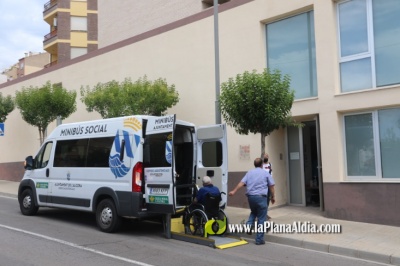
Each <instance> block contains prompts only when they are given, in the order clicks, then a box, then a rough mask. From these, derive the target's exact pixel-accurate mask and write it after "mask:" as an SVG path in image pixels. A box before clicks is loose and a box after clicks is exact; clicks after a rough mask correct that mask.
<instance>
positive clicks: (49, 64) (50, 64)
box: [44, 60, 57, 68]
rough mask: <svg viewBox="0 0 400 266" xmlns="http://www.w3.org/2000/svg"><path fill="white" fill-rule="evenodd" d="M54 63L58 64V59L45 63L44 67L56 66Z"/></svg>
mask: <svg viewBox="0 0 400 266" xmlns="http://www.w3.org/2000/svg"><path fill="white" fill-rule="evenodd" d="M54 65H57V60H56V61H53V62H51V63H48V64H47V65H44V68H48V67H51V66H54Z"/></svg>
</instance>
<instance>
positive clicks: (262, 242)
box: [256, 240, 265, 245]
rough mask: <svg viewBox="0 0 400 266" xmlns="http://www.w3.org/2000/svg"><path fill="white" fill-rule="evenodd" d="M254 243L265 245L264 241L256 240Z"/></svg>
mask: <svg viewBox="0 0 400 266" xmlns="http://www.w3.org/2000/svg"><path fill="white" fill-rule="evenodd" d="M256 245H265V241H264V240H263V241H260V242H256Z"/></svg>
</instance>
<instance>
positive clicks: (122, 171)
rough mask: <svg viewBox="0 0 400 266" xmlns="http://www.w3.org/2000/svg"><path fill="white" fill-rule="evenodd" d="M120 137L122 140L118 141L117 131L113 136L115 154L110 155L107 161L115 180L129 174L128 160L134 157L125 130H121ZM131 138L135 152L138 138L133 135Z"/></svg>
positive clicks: (118, 134)
mask: <svg viewBox="0 0 400 266" xmlns="http://www.w3.org/2000/svg"><path fill="white" fill-rule="evenodd" d="M121 137H122V140H120V133H119V130H118V131H117V134H116V135H115V138H114V145H113V146H114V148H115V154H110V157H109V160H108V163H109V166H110V170H111V172H112V173H113V174H114V176H115V178H118V177H123V176H125V175H126V174H127V173H128V172H129V170H130V169H131V166H130V161H131V160H130V159H133V157H134V155H133V154H134V151H133V150H132V146H131V141H130V138H129V133H128V132H127V131H125V130H122V136H121ZM133 137H134V145H135V147H134V148H135V149H134V150H136V148H137V146H138V144H139V141H140V136H138V135H136V134H135V135H133ZM125 157H128V158H129V159H128V160H125V159H126V158H125Z"/></svg>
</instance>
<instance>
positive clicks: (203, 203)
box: [185, 176, 227, 235]
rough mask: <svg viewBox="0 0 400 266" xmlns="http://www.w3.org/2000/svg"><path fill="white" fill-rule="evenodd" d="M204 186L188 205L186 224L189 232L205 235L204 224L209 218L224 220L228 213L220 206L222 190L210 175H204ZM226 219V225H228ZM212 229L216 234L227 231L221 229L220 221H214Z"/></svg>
mask: <svg viewBox="0 0 400 266" xmlns="http://www.w3.org/2000/svg"><path fill="white" fill-rule="evenodd" d="M202 181H203V187H202V188H200V189H199V190H198V191H197V195H196V197H195V198H194V199H193V203H192V204H191V205H190V206H189V207H188V209H187V210H188V214H187V217H186V219H185V220H186V221H185V225H186V228H187V230H186V231H187V232H188V233H190V234H193V235H196V234H199V235H204V233H205V231H204V229H205V228H204V226H205V224H206V223H207V221H208V220H224V219H225V217H226V215H225V213H224V212H223V210H221V209H220V208H219V203H220V201H221V192H220V190H219V189H218V187H216V186H214V185H213V184H212V181H211V178H210V177H209V176H204V177H203V180H202ZM226 220H227V219H225V220H224V221H225V227H226ZM212 230H213V232H214V233H215V234H216V233H217V232H218V233H219V234H223V233H225V231H226V230H222V231H220V230H219V223H217V222H216V223H213V225H212Z"/></svg>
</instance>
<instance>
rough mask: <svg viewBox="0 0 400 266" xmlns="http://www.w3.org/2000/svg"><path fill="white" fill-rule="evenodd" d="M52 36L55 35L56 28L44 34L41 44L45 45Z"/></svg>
mask: <svg viewBox="0 0 400 266" xmlns="http://www.w3.org/2000/svg"><path fill="white" fill-rule="evenodd" d="M54 37H57V30H53V31H52V32H50V33H49V34H46V35H45V36H44V40H43V45H46V44H48V43H49V41H50V40H51V39H53V38H54Z"/></svg>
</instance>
